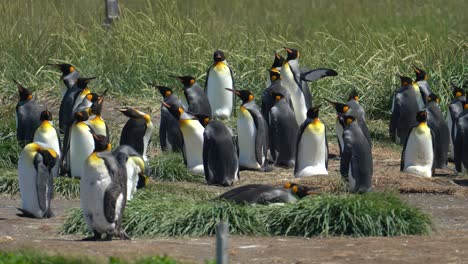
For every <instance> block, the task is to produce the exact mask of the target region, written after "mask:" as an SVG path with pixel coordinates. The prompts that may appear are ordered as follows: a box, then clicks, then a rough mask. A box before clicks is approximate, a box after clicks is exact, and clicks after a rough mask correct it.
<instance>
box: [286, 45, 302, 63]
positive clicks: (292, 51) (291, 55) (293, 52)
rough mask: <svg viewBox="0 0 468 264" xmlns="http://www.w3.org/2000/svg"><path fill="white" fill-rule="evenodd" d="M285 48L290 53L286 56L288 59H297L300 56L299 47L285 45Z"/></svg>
mask: <svg viewBox="0 0 468 264" xmlns="http://www.w3.org/2000/svg"><path fill="white" fill-rule="evenodd" d="M284 50H286V52H287V53H288V56H287V57H286V61H290V60H295V59H297V58H299V51H298V50H297V49H290V48H287V47H284Z"/></svg>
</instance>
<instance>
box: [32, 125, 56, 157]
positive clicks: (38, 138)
mask: <svg viewBox="0 0 468 264" xmlns="http://www.w3.org/2000/svg"><path fill="white" fill-rule="evenodd" d="M49 126H50V127H49ZM33 142H42V143H45V144H47V145H49V146H50V147H51V148H52V149H53V150H54V151H55V152H56V153H57V155H59V156H60V146H59V140H58V135H57V131H56V130H55V129H54V128H53V127H52V125H50V124H49V125H44V124H43V125H41V126H40V127H38V128H37V129H36V132H35V133H34V139H33Z"/></svg>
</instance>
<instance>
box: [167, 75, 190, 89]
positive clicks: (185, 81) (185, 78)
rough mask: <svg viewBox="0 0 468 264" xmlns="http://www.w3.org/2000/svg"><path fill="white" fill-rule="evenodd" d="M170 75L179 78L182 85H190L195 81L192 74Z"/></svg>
mask: <svg viewBox="0 0 468 264" xmlns="http://www.w3.org/2000/svg"><path fill="white" fill-rule="evenodd" d="M170 76H171V77H174V78H176V79H177V80H179V81H180V82H181V83H182V85H184V87H191V86H192V85H194V84H195V82H196V80H195V78H193V77H192V76H189V75H186V76H173V75H170Z"/></svg>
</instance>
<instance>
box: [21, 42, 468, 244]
mask: <svg viewBox="0 0 468 264" xmlns="http://www.w3.org/2000/svg"><path fill="white" fill-rule="evenodd" d="M284 50H285V51H286V54H287V57H286V58H284V57H283V56H281V55H280V54H279V53H277V52H276V51H275V52H274V62H273V64H272V66H271V67H270V68H269V69H268V73H269V75H268V80H267V83H266V86H267V87H266V89H265V90H264V91H263V93H262V95H261V107H260V108H259V107H258V106H257V104H256V101H255V95H254V94H252V93H251V92H250V91H248V90H237V89H236V88H235V83H234V75H233V70H232V69H231V67H230V66H229V65H228V63H227V62H226V57H225V55H224V53H223V52H222V51H220V50H217V51H215V52H214V55H213V63H212V65H210V66H209V68H208V72H207V76H206V81H205V87H204V89H203V88H202V87H201V85H200V84H199V83H198V82H197V81H196V79H195V78H194V77H192V76H189V75H186V76H172V77H174V78H176V79H177V80H179V81H180V82H181V84H182V86H183V94H184V98H181V99H179V98H178V97H177V96H176V94H175V93H174V92H173V89H172V88H169V87H166V86H164V85H158V84H153V83H148V84H149V85H151V86H153V87H155V88H156V89H157V90H158V91H159V93H160V94H161V96H162V98H163V101H162V102H161V121H160V125H159V135H160V146H161V150H162V151H163V152H169V151H170V152H181V153H182V155H183V157H184V162H185V164H186V166H187V169H188V170H189V171H190V172H192V173H194V174H199V175H204V176H205V179H206V182H207V184H210V185H221V186H232V185H233V184H234V183H235V182H236V181H239V170H258V171H271V170H272V169H273V166H280V167H285V168H294V173H293V175H294V177H308V176H313V175H327V174H328V158H329V151H328V142H327V137H326V130H327V128H326V125H325V124H324V123H323V122H322V121H321V120H320V118H319V109H320V106H319V105H313V104H312V93H311V91H310V89H309V87H308V82H313V81H316V80H318V79H321V78H324V77H329V76H337V75H338V73H337V72H336V71H334V70H332V69H327V68H318V69H312V70H310V69H306V70H304V68H301V67H300V66H299V57H300V53H299V51H298V50H296V49H292V48H287V47H285V48H284ZM49 65H51V66H54V67H56V68H57V69H59V70H60V71H61V72H62V76H61V77H60V82H61V83H60V88H61V94H62V101H61V104H60V111H59V119H58V122H59V124H58V127H59V129H58V130H56V129H55V128H54V125H53V121H52V120H53V118H52V114H51V112H50V111H48V110H47V109H44V108H43V107H42V106H41V105H40V104H38V102H37V101H36V100H35V98H34V96H33V95H32V92H31V91H30V90H29V89H27V88H26V87H24V86H22V85H21V84H20V83H19V82H17V81H16V80H14V82H15V83H16V85H17V88H18V92H19V102H18V104H17V107H16V119H17V139H18V143H19V144H20V146H22V147H23V151H22V152H21V155H20V158H19V164H18V174H19V184H20V192H21V198H22V208H21V209H20V210H21V211H22V212H23V213H24V214H25V215H27V216H30V217H36V218H47V217H51V216H53V212H52V211H51V209H50V208H51V207H50V203H51V198H52V193H53V179H54V178H55V177H58V176H59V175H68V176H69V177H76V178H80V179H81V181H80V182H81V183H80V193H81V207H82V209H83V217H84V218H85V220H86V223H87V224H88V227H89V229H90V230H91V231H92V232H93V236H91V237H89V238H86V240H101V239H102V235H105V237H104V239H107V240H110V239H112V237H113V236H116V237H118V238H121V239H129V237H128V236H127V235H126V234H125V232H124V231H123V230H122V229H121V223H122V215H123V212H124V209H125V205H126V202H127V201H128V200H131V199H132V197H133V196H134V194H135V192H136V190H137V188H141V187H144V186H145V185H146V184H147V183H148V177H147V176H146V175H145V172H146V171H147V169H148V166H147V161H148V145H149V141H150V138H151V135H152V132H153V130H154V126H153V123H152V121H151V117H150V116H149V115H148V114H146V113H144V112H142V111H140V110H137V109H136V108H134V107H123V108H118V109H116V110H117V111H120V112H121V113H122V114H123V115H125V116H126V117H128V118H129V119H128V121H127V123H126V124H125V126H124V127H123V129H122V132H121V137H120V146H119V147H118V148H116V149H114V150H112V147H111V145H110V143H109V128H108V127H107V125H106V122H105V120H104V119H103V118H102V116H101V111H102V106H103V101H104V96H105V93H106V92H103V93H102V94H101V95H99V94H96V93H92V92H91V90H90V88H89V87H88V85H89V83H90V82H91V81H92V80H93V79H94V78H95V77H91V78H84V77H82V76H81V75H80V74H79V73H78V71H77V70H76V68H75V66H73V65H71V64H49ZM413 68H414V71H415V73H416V80H415V81H413V80H412V79H411V78H409V77H405V76H400V75H399V78H400V80H401V86H400V88H399V89H398V90H397V91H396V93H395V94H394V95H393V98H392V109H391V112H392V114H391V121H390V126H389V135H390V137H391V139H392V140H393V141H395V143H397V144H401V145H403V146H404V147H403V152H402V155H401V170H402V171H405V172H408V173H412V174H416V175H420V176H424V177H431V176H432V175H433V174H434V169H435V168H444V167H446V165H447V160H448V158H449V157H448V155H449V152H450V157H451V158H452V159H453V160H454V162H455V165H456V170H457V171H459V172H463V171H465V168H467V167H468V151H467V150H468V103H467V102H466V97H465V92H464V90H463V89H461V88H460V87H457V86H456V85H455V84H452V88H453V97H454V99H453V101H452V103H451V104H450V107H449V111H448V116H447V120H444V118H443V114H442V111H441V109H440V107H439V98H438V96H437V95H435V94H434V93H432V91H431V89H430V87H429V84H428V82H427V79H428V75H427V74H426V72H425V71H424V70H422V69H419V68H417V67H416V66H413ZM236 98H239V99H240V100H241V106H240V109H239V110H238V111H237V113H238V118H237V135H235V134H234V133H233V131H232V129H231V128H229V127H228V126H226V125H225V123H224V122H222V120H227V119H230V118H231V116H232V114H233V112H234V110H233V109H234V107H235V105H236V104H235V100H236ZM325 100H326V101H327V102H329V103H330V104H331V105H332V106H333V107H334V109H335V110H336V113H337V118H336V124H335V129H336V136H337V139H338V143H339V150H340V156H341V161H340V174H341V175H342V176H343V178H344V179H345V180H346V181H347V182H348V183H349V190H350V192H356V193H365V192H368V191H371V189H372V173H373V161H372V142H371V137H370V133H369V130H368V128H367V124H366V118H365V111H364V108H363V107H362V106H361V105H360V104H359V95H358V93H357V91H355V90H353V91H351V92H350V94H349V97H348V102H346V103H340V102H335V101H331V100H327V99H325ZM60 135H62V137H61V136H60ZM60 138H63V140H62V144H60ZM449 150H450V151H449ZM312 193H313V192H312V191H311V190H310V189H308V188H307V187H304V186H299V185H295V184H291V183H286V184H285V186H284V187H282V188H281V187H273V186H268V185H260V184H253V185H246V186H241V187H238V188H235V189H232V190H231V191H229V192H226V193H225V194H223V195H221V196H220V198H224V199H231V200H233V201H235V202H247V203H270V202H278V201H280V202H292V201H295V200H297V199H298V198H302V197H304V196H306V195H308V194H312Z"/></svg>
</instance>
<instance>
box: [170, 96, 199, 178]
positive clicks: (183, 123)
mask: <svg viewBox="0 0 468 264" xmlns="http://www.w3.org/2000/svg"><path fill="white" fill-rule="evenodd" d="M163 105H164V106H166V107H167V108H168V109H169V112H170V113H171V114H172V115H173V116H174V117H175V118H176V119H177V120H179V125H180V130H181V131H182V135H183V136H184V152H183V154H184V155H183V156H184V161H185V164H186V165H187V169H188V170H189V171H190V172H192V173H194V174H198V175H204V174H205V171H204V167H203V132H204V131H205V128H204V127H203V126H202V125H201V123H200V122H199V121H198V119H197V118H196V117H195V116H193V115H191V114H189V113H187V112H185V111H184V109H183V108H182V107H179V108H177V106H173V105H172V106H171V105H169V104H167V103H165V102H163Z"/></svg>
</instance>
